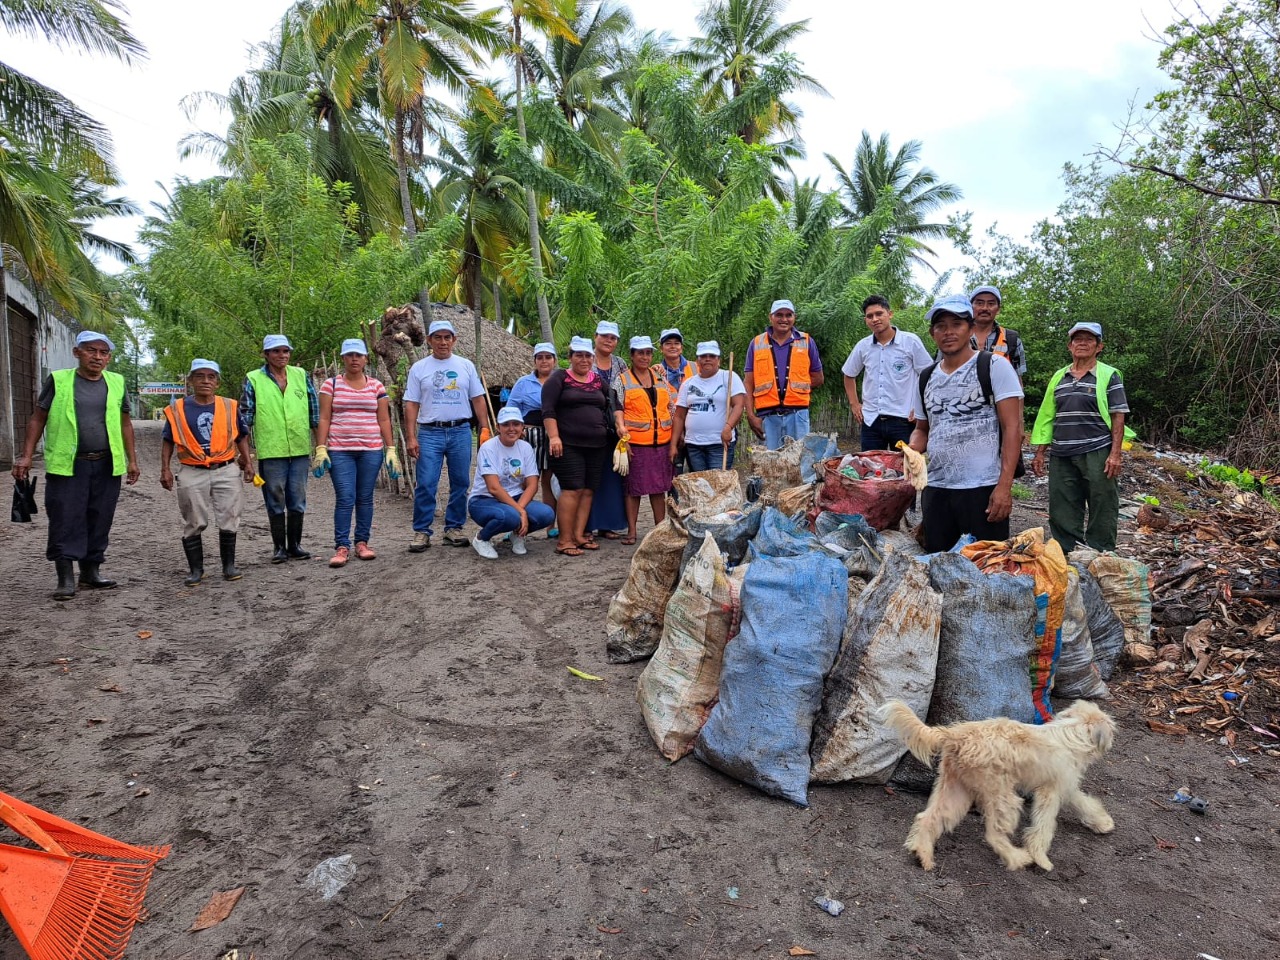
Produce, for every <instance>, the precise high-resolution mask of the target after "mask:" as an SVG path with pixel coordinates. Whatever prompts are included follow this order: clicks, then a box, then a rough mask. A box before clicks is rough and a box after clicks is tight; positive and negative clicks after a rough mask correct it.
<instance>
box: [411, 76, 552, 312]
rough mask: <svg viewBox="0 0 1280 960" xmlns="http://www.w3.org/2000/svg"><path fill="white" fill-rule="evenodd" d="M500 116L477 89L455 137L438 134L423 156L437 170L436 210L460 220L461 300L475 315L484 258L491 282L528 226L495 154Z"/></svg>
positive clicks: (520, 195)
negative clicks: (431, 151) (432, 150)
mask: <svg viewBox="0 0 1280 960" xmlns="http://www.w3.org/2000/svg"><path fill="white" fill-rule="evenodd" d="M506 116H507V105H506V104H505V103H502V102H500V101H498V100H497V98H496V97H494V95H493V93H492V91H490V90H489V89H488V88H480V89H479V90H477V91H476V93H475V94H473V96H472V98H471V100H470V102H469V104H468V109H467V112H466V113H465V114H464V115H463V116H462V117H460V118H459V120H458V124H457V126H458V136H457V137H456V138H450V137H448V136H444V137H441V138H440V141H439V143H438V151H439V152H438V154H437V156H434V157H428V158H427V161H426V162H427V165H428V166H430V167H433V168H434V169H436V170H437V171H439V173H440V178H439V180H438V181H437V182H436V185H435V188H434V190H433V191H432V199H433V201H434V203H435V205H436V207H437V209H438V211H439V212H441V213H456V214H458V216H459V217H461V219H462V223H463V249H462V260H461V262H460V264H459V267H458V279H459V280H460V282H461V287H462V289H461V300H462V302H463V303H465V304H467V306H469V307H470V308H471V309H472V310H473V311H475V313H476V314H477V315H479V313H480V304H481V291H482V289H483V285H484V284H483V275H484V273H485V272H486V271H485V265H486V263H487V264H488V265H489V271H488V272H490V273H492V274H493V275H494V276H495V282H496V280H497V277H498V275H499V273H500V267H501V264H503V263H504V261H505V258H506V256H507V254H508V253H509V252H510V251H511V250H512V249H513V248H514V247H515V246H516V245H517V244H518V243H519V241H520V238H521V237H522V236H524V235H525V234H526V233H527V231H528V228H529V221H528V213H527V210H526V209H525V207H524V204H523V201H524V188H523V187H522V186H521V185H520V184H519V183H518V182H516V181H515V180H514V179H513V178H512V177H510V176H509V175H508V174H506V173H505V172H503V170H502V169H501V167H502V161H501V159H500V157H499V156H498V150H497V134H498V132H499V131H500V130H501V129H502V126H503V120H504V119H505V118H506ZM495 307H496V304H495Z"/></svg>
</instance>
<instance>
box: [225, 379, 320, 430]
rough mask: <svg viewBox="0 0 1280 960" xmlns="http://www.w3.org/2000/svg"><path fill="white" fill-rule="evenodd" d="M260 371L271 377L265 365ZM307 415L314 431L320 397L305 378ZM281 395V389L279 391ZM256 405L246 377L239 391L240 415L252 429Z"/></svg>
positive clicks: (318, 412) (314, 387) (309, 380)
mask: <svg viewBox="0 0 1280 960" xmlns="http://www.w3.org/2000/svg"><path fill="white" fill-rule="evenodd" d="M262 371H263V372H264V373H265V374H266V375H267V376H271V371H270V370H268V369H267V365H266V364H265V363H264V364H263V365H262ZM306 380H307V414H308V419H309V420H310V421H311V429H312V430H314V429H316V427H318V426H320V397H319V395H317V394H316V385H315V384H314V383H312V382H311V378H310V377H307V378H306ZM281 392H282V393H283V392H284V391H283V388H282V389H281ZM257 410H258V404H257V400H256V398H255V397H254V395H253V381H252V380H250V379H249V378H248V377H245V378H244V389H243V390H241V391H240V414H241V416H243V417H244V422H245V423H246V424H248V426H249V428H250V429H253V417H254V414H255V413H257Z"/></svg>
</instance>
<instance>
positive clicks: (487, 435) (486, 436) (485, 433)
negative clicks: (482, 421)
mask: <svg viewBox="0 0 1280 960" xmlns="http://www.w3.org/2000/svg"><path fill="white" fill-rule="evenodd" d="M492 439H493V433H492V432H490V430H489V428H488V427H481V428H480V443H481V444H484V443H486V442H487V441H489V440H492Z"/></svg>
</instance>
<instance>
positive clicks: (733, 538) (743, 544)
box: [680, 503, 764, 576]
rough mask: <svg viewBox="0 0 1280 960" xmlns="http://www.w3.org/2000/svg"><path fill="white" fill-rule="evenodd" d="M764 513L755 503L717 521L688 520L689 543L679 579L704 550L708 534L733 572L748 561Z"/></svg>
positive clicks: (710, 518)
mask: <svg viewBox="0 0 1280 960" xmlns="http://www.w3.org/2000/svg"><path fill="white" fill-rule="evenodd" d="M763 512H764V511H763V510H762V509H761V507H760V504H759V503H752V504H748V505H747V509H745V510H734V511H732V512H730V513H721V514H717V515H716V516H714V517H703V518H701V519H699V518H697V517H694V516H688V517H685V521H684V525H685V528H686V529H687V530H688V531H689V542H688V544H686V545H685V548H684V556H683V557H682V558H681V560H680V575H681V576H684V568H685V567H686V566H687V565H688V564H689V562H690V561H691V560H692V559H693V558H694V557H695V556H697V553H698V551H699V550H701V549H702V538H703V537H704V536H706V535H707V534H708V533H709V534H711V536H712V538H713V539H714V540H715V542H716V546H717V547H719V548H720V552H721V553H722V554H723V555H724V561H725V566H727V567H729V568H733V567H736V566H737V565H738V564H740V563H742V562H743V561H744V560H745V559H746V558H747V547H748V546H749V545H750V543H751V541H752V539H753V538H754V537H755V536H756V535H757V534H758V533H759V532H760V520H761V515H762V514H763Z"/></svg>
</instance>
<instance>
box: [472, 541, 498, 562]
mask: <svg viewBox="0 0 1280 960" xmlns="http://www.w3.org/2000/svg"><path fill="white" fill-rule="evenodd" d="M471 546H472V548H473V549H474V550H475V552H476V553H478V554H480V556H482V557H484V558H485V559H486V560H497V559H498V551H497V550H495V549H494V547H493V544H492V543H490V542H489V541H488V540H481V539H480V538H479V537H476V538H475V539H474V540H472V541H471Z"/></svg>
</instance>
